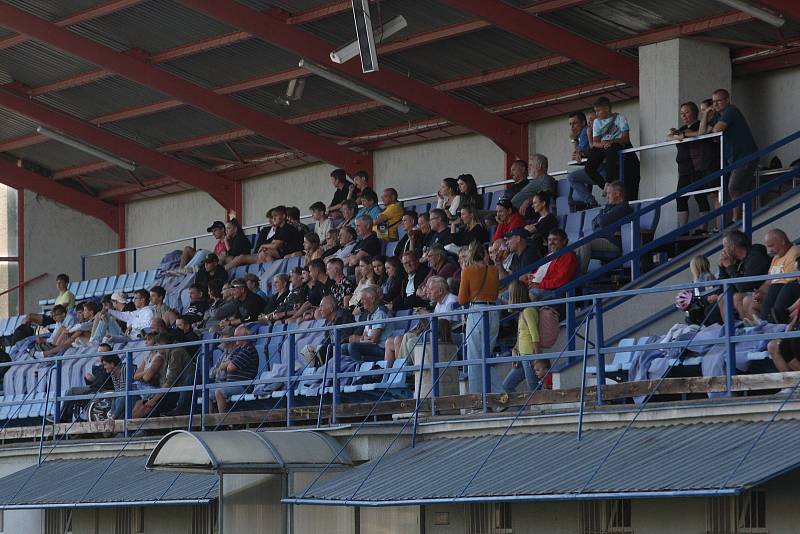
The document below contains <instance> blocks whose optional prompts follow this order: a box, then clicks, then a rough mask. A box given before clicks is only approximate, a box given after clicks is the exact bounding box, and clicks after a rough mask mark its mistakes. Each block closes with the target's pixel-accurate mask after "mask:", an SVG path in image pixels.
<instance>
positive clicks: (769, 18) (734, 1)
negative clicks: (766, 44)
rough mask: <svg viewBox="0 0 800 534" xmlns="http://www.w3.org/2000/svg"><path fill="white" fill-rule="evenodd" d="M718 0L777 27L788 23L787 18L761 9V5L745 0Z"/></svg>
mask: <svg viewBox="0 0 800 534" xmlns="http://www.w3.org/2000/svg"><path fill="white" fill-rule="evenodd" d="M717 2H719V3H721V4H725V5H726V6H729V7H732V8H733V9H737V10H739V11H741V12H742V13H747V14H748V15H750V16H751V17H753V18H756V19H758V20H760V21H762V22H766V23H767V24H770V25H772V26H775V27H776V28H780V27H781V26H783V25H784V24H786V19H785V18H783V17H781V16H778V15H774V14H772V13H770V12H769V11H766V10H764V9H761V8H760V7H756V6H754V5H752V4H748V3H747V2H744V1H743V0H717Z"/></svg>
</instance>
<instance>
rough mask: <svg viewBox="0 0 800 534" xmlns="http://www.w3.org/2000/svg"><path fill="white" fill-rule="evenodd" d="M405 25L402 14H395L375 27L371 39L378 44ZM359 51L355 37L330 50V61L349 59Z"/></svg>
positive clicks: (337, 61) (338, 61)
mask: <svg viewBox="0 0 800 534" xmlns="http://www.w3.org/2000/svg"><path fill="white" fill-rule="evenodd" d="M406 26H408V23H407V22H406V19H405V17H404V16H403V15H397V16H396V17H394V18H392V19H391V20H390V21H389V22H387V23H386V24H383V25H381V26H379V27H377V28H375V31H374V32H373V39H374V41H375V43H376V44H380V43H382V42H384V41H385V40H387V39H389V37H391V36H392V35H394V34H396V33H397V32H399V31H400V30H402V29H403V28H405V27H406ZM359 51H360V46H359V40H358V39H355V40H353V41H352V42H350V43H348V44H346V45H344V46H343V47H341V48H340V49H338V50H334V51H333V52H331V61H333V62H334V63H344V62H346V61H350V60H351V59H353V58H354V57H356V56H357V55H358V54H359Z"/></svg>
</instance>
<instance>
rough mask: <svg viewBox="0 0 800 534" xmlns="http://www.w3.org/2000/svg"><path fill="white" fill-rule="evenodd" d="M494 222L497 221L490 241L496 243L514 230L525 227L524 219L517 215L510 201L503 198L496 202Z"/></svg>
mask: <svg viewBox="0 0 800 534" xmlns="http://www.w3.org/2000/svg"><path fill="white" fill-rule="evenodd" d="M495 213H496V216H495V220H496V221H497V230H495V232H494V237H492V241H497V240H498V239H500V238H501V237H503V236H504V235H506V234H507V233H508V232H510V231H511V230H513V229H514V228H522V227H523V226H525V219H523V218H522V215H520V214H519V212H518V211H517V209H516V208H515V207H514V205H513V204H512V203H511V199H510V198H508V197H503V198H501V199H500V200H498V201H497V210H496V212H495Z"/></svg>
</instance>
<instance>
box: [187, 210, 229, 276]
mask: <svg viewBox="0 0 800 534" xmlns="http://www.w3.org/2000/svg"><path fill="white" fill-rule="evenodd" d="M206 232H208V233H209V234H211V235H213V236H214V239H216V240H217V242H216V244H215V245H214V251H213V253H214V254H216V255H217V258H218V261H219V258H220V257H222V256H223V255H225V254H227V252H228V244H227V243H226V242H225V223H224V222H222V221H214V222H213V223H211V226H209V227H208V228H206ZM208 254H210V252H209V251H207V250H195V249H194V248H193V247H189V246H186V247H183V252H182V253H181V263H180V267H181V269H184V268H187V267H200V265H201V264H202V263H203V259H204V258H205V257H206V256H207V255H208ZM178 274H180V273H178Z"/></svg>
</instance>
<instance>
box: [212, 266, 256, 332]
mask: <svg viewBox="0 0 800 534" xmlns="http://www.w3.org/2000/svg"><path fill="white" fill-rule="evenodd" d="M231 290H232V292H233V298H234V300H235V301H237V304H238V307H237V310H236V313H235V314H234V316H233V317H230V318H228V319H225V320H223V321H220V323H219V324H220V326H222V327H223V328H224V327H226V326H238V325H240V324H242V323H249V322H252V321H257V320H258V316H259V315H261V312H263V311H264V307H266V305H267V303H266V302H264V299H262V298H261V297H259V296H258V295H256V294H255V293H253V292H251V291H250V290H249V289H247V282H245V281H244V279H243V278H234V279H233V280H232V281H231Z"/></svg>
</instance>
